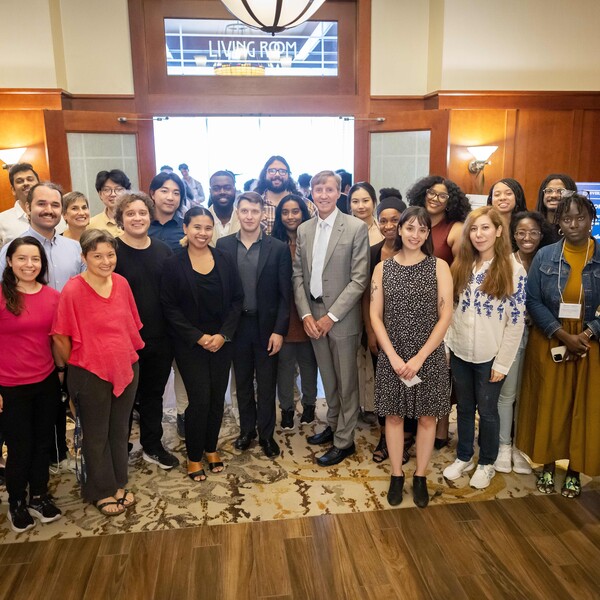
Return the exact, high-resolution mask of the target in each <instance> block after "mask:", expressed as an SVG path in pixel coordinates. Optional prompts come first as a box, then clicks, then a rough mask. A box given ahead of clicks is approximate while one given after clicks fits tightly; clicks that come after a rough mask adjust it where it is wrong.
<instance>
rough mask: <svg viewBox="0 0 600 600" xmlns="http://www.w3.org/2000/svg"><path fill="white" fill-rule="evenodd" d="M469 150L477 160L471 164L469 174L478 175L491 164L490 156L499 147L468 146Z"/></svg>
mask: <svg viewBox="0 0 600 600" xmlns="http://www.w3.org/2000/svg"><path fill="white" fill-rule="evenodd" d="M467 150H468V151H469V152H470V153H471V154H472V155H473V156H474V157H475V160H472V161H471V162H470V163H469V173H474V174H475V175H478V174H479V173H481V171H483V168H484V167H485V165H489V164H491V163H490V160H489V159H490V156H491V155H492V154H494V152H496V150H498V146H468V147H467Z"/></svg>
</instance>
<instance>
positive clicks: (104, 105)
mask: <svg viewBox="0 0 600 600" xmlns="http://www.w3.org/2000/svg"><path fill="white" fill-rule="evenodd" d="M63 108H64V110H90V111H101V112H107V111H108V112H123V113H135V112H136V108H135V96H134V95H133V94H131V95H129V94H127V95H125V94H124V95H114V96H95V95H92V94H73V95H69V96H68V98H65V101H64V106H63Z"/></svg>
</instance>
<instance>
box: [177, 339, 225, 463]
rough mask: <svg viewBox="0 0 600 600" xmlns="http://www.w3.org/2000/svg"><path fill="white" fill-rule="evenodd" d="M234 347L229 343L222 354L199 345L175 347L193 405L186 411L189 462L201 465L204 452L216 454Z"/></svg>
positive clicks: (180, 370)
mask: <svg viewBox="0 0 600 600" xmlns="http://www.w3.org/2000/svg"><path fill="white" fill-rule="evenodd" d="M232 356H233V347H232V344H231V342H226V343H225V344H223V346H221V349H220V350H219V351H218V352H209V351H208V350H205V349H204V348H202V347H200V346H198V345H196V346H194V347H193V348H189V347H188V346H184V345H183V342H179V343H177V344H176V345H175V360H176V361H177V367H178V369H179V372H180V373H181V378H182V379H183V384H184V385H185V391H186V392H187V395H188V400H189V404H188V407H187V408H186V410H185V445H186V448H187V454H188V459H189V460H190V461H193V462H200V461H201V460H202V455H203V454H204V452H215V451H216V449H217V442H218V441H219V431H220V429H221V423H222V422H223V407H224V405H225V392H226V391H227V384H228V382H229V369H230V367H231V358H232Z"/></svg>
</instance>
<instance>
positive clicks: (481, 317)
mask: <svg viewBox="0 0 600 600" xmlns="http://www.w3.org/2000/svg"><path fill="white" fill-rule="evenodd" d="M491 262H492V261H491V260H490V261H486V262H484V263H483V264H482V265H481V267H480V269H479V270H477V271H476V270H475V265H474V266H473V273H472V275H471V279H470V280H469V283H468V285H467V287H466V288H465V289H464V290H463V292H462V293H461V294H460V296H459V298H458V304H457V305H456V306H455V309H454V315H453V316H452V323H451V324H450V327H449V329H448V332H447V333H446V338H445V342H446V346H447V347H448V348H449V349H450V350H452V352H453V353H454V354H455V355H456V356H458V358H460V359H462V360H464V361H466V362H471V363H475V364H480V363H484V362H488V361H490V360H493V361H494V363H493V364H492V369H494V371H498V372H499V373H503V374H504V375H506V374H507V373H508V371H509V370H510V367H511V365H512V363H513V361H514V359H515V356H516V355H517V350H518V349H519V344H520V342H521V338H522V336H523V329H524V327H525V283H526V281H527V272H526V271H525V269H524V268H523V265H521V264H519V263H518V262H517V261H516V260H515V258H514V256H513V255H511V264H512V267H513V289H514V293H513V294H512V296H510V297H509V298H504V299H502V300H499V299H498V298H493V297H492V296H489V295H488V294H484V293H482V292H481V291H480V289H479V288H480V286H481V284H482V283H483V279H484V277H485V275H486V273H487V270H488V268H489V266H490V264H491Z"/></svg>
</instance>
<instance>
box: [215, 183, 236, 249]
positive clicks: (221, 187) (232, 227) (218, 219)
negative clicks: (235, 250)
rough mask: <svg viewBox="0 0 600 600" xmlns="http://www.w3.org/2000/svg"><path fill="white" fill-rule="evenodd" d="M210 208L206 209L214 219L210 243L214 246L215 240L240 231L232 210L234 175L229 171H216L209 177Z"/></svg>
mask: <svg viewBox="0 0 600 600" xmlns="http://www.w3.org/2000/svg"><path fill="white" fill-rule="evenodd" d="M209 184H210V202H209V205H210V208H209V209H208V210H209V211H210V212H211V213H212V215H213V217H214V219H215V229H214V232H213V239H212V242H211V243H210V245H211V246H213V247H214V246H215V245H216V243H217V240H219V239H221V238H222V237H225V236H226V235H231V234H232V233H237V232H238V231H239V230H240V221H239V219H238V216H237V213H236V211H235V210H233V205H234V204H235V175H234V174H233V173H232V172H231V171H217V172H216V173H213V174H212V175H211V177H210V181H209Z"/></svg>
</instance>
